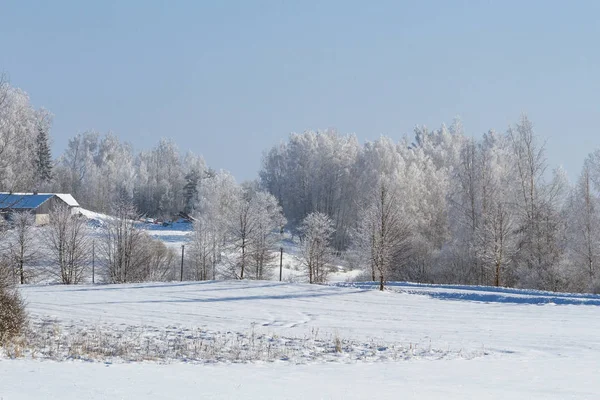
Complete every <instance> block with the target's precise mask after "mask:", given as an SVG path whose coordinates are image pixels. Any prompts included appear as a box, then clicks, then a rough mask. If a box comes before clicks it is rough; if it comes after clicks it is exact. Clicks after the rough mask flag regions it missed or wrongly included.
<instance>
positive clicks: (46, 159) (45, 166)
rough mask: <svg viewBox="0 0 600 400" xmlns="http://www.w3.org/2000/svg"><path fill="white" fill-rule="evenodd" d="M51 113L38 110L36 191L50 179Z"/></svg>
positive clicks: (35, 165) (35, 166)
mask: <svg viewBox="0 0 600 400" xmlns="http://www.w3.org/2000/svg"><path fill="white" fill-rule="evenodd" d="M51 118H52V117H51V115H50V114H49V113H48V112H47V111H46V110H40V112H39V113H38V118H37V124H36V129H37V136H36V141H35V158H34V168H35V180H36V187H35V189H36V191H39V189H40V188H41V187H43V186H44V185H48V184H49V183H50V181H51V180H52V154H51V152H50V135H49V131H50V125H51V122H52V120H51Z"/></svg>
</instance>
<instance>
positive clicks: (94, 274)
mask: <svg viewBox="0 0 600 400" xmlns="http://www.w3.org/2000/svg"><path fill="white" fill-rule="evenodd" d="M92 283H96V241H95V240H92Z"/></svg>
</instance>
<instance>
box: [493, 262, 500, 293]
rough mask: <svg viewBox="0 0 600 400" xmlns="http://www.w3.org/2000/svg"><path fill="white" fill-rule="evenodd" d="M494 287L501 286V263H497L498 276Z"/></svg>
mask: <svg viewBox="0 0 600 400" xmlns="http://www.w3.org/2000/svg"><path fill="white" fill-rule="evenodd" d="M494 286H496V287H498V286H500V263H496V276H495V277H494Z"/></svg>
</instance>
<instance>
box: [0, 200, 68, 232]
mask: <svg viewBox="0 0 600 400" xmlns="http://www.w3.org/2000/svg"><path fill="white" fill-rule="evenodd" d="M61 204H62V205H65V206H67V207H69V209H70V210H71V213H73V214H75V213H76V212H77V211H78V210H79V203H77V201H76V200H75V199H74V198H73V196H71V195H70V194H65V193H10V192H0V214H2V215H3V216H4V217H5V218H9V217H10V215H11V214H13V213H23V212H28V213H31V214H33V215H34V216H35V224H36V225H45V224H47V223H48V220H49V214H50V210H52V208H53V207H55V206H57V205H61Z"/></svg>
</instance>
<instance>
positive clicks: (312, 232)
mask: <svg viewBox="0 0 600 400" xmlns="http://www.w3.org/2000/svg"><path fill="white" fill-rule="evenodd" d="M300 232H301V241H302V242H301V252H302V256H303V259H304V264H305V266H306V273H307V275H308V282H309V283H322V282H325V281H326V279H327V274H328V273H329V267H330V263H331V255H332V252H333V249H332V247H331V239H332V236H333V233H334V232H335V228H334V223H333V221H332V220H331V218H329V217H328V216H327V215H326V214H323V213H320V212H313V213H310V214H308V215H307V216H306V218H304V220H303V221H302V225H301V226H300Z"/></svg>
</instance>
